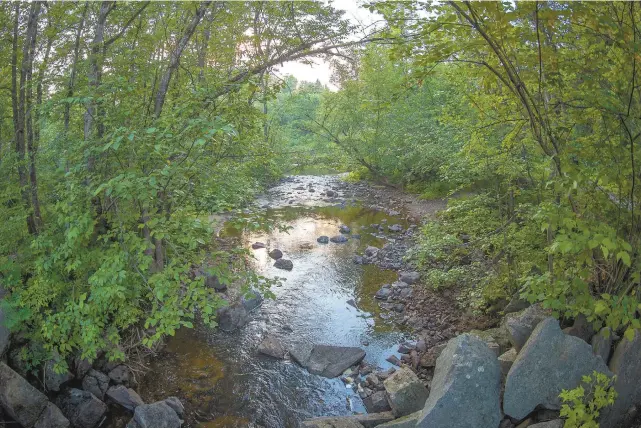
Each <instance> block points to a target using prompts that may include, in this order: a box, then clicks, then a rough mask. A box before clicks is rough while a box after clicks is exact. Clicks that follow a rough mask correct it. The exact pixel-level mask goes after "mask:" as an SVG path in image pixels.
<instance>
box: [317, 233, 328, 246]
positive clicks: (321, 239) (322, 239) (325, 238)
mask: <svg viewBox="0 0 641 428" xmlns="http://www.w3.org/2000/svg"><path fill="white" fill-rule="evenodd" d="M316 242H318V243H319V244H327V243H328V242H329V236H325V235H323V236H319V237H318V238H316Z"/></svg>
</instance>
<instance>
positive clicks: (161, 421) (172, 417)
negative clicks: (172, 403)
mask: <svg viewBox="0 0 641 428" xmlns="http://www.w3.org/2000/svg"><path fill="white" fill-rule="evenodd" d="M180 425H181V421H180V418H179V417H178V415H177V414H176V412H175V411H174V410H173V409H172V408H171V407H169V405H168V404H167V403H165V402H164V401H158V402H156V403H152V404H143V405H140V406H138V407H136V410H135V411H134V417H133V418H132V419H131V421H130V422H129V423H128V424H127V428H180Z"/></svg>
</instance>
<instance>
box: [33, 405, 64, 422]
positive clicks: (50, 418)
mask: <svg viewBox="0 0 641 428" xmlns="http://www.w3.org/2000/svg"><path fill="white" fill-rule="evenodd" d="M70 425H71V423H70V422H69V419H67V418H65V416H64V415H63V414H62V412H61V411H60V409H59V408H57V407H56V406H55V405H54V404H53V403H47V407H45V410H44V412H42V414H41V415H40V418H38V421H37V422H36V424H35V425H34V426H33V428H69V426H70Z"/></svg>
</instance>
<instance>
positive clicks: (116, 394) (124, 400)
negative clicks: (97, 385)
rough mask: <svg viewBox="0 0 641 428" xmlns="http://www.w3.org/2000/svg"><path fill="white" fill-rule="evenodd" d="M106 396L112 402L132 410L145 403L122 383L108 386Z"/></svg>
mask: <svg viewBox="0 0 641 428" xmlns="http://www.w3.org/2000/svg"><path fill="white" fill-rule="evenodd" d="M107 397H108V398H109V400H111V401H112V402H114V403H116V404H119V405H121V406H122V407H124V408H125V409H127V410H134V409H135V408H136V407H138V406H142V405H143V404H145V402H144V401H142V398H140V395H138V393H136V391H134V390H133V389H131V388H127V387H126V386H124V385H116V386H112V387H111V388H109V389H108V390H107Z"/></svg>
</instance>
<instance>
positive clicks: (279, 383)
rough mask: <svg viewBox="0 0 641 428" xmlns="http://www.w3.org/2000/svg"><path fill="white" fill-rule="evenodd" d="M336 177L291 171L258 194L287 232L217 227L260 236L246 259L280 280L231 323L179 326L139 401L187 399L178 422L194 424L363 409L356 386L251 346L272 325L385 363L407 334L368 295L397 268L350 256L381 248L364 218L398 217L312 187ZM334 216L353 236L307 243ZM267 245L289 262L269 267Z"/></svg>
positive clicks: (244, 237) (288, 337)
mask: <svg viewBox="0 0 641 428" xmlns="http://www.w3.org/2000/svg"><path fill="white" fill-rule="evenodd" d="M338 183H339V181H338V180H337V178H336V177H331V176H320V177H311V176H301V177H295V178H294V179H292V180H291V181H288V182H285V183H283V184H281V185H279V186H277V187H276V188H274V189H272V190H271V191H270V192H269V193H268V194H267V195H266V196H265V197H263V198H261V199H259V200H258V201H257V204H258V205H260V206H262V207H263V210H262V211H264V214H263V215H264V216H265V217H266V218H270V219H275V220H279V221H281V222H284V223H285V224H287V225H288V226H290V227H291V228H290V229H289V230H288V231H287V232H283V231H273V232H269V233H265V232H258V233H245V232H242V231H238V230H236V229H234V228H233V227H231V226H227V227H225V228H223V230H222V231H221V235H223V236H231V237H235V238H236V239H237V240H238V242H239V244H240V245H244V246H245V247H247V248H250V246H251V244H252V243H253V242H256V241H260V242H263V243H265V244H266V246H267V248H265V249H259V250H251V251H252V253H253V255H254V256H255V260H254V268H255V269H256V270H257V271H258V272H260V273H261V274H263V275H265V276H269V277H275V276H278V277H281V278H283V279H284V281H283V282H282V285H281V286H280V287H275V288H274V289H273V290H272V291H273V292H274V294H275V296H276V298H275V299H273V300H272V299H267V300H266V301H265V302H264V303H263V305H262V306H261V307H260V308H259V309H258V310H256V311H255V312H253V313H252V318H251V321H250V322H249V324H248V325H247V326H245V327H244V328H243V329H241V330H239V331H236V332H234V333H224V332H222V331H218V330H210V329H207V328H205V327H198V328H196V329H193V330H188V329H182V330H180V331H178V332H177V334H176V336H174V337H172V338H171V339H170V340H169V342H168V345H167V347H166V349H165V350H164V351H163V354H162V355H161V357H159V358H156V359H155V360H154V361H153V363H152V366H151V370H150V371H149V374H148V375H147V376H146V377H145V378H144V379H143V380H142V382H141V385H140V388H139V391H140V393H141V395H142V396H143V398H144V399H146V401H148V402H150V401H153V400H158V399H162V398H165V397H167V396H169V395H176V396H178V397H180V398H181V399H182V400H183V402H184V404H185V406H186V408H187V416H186V424H185V426H187V427H202V428H205V427H207V428H213V427H216V428H222V427H230V428H231V427H246V426H263V427H267V428H278V427H297V426H299V424H300V422H301V421H303V420H305V419H308V418H310V417H314V416H326V415H348V414H353V413H358V412H360V413H363V412H365V409H364V407H363V404H362V401H361V399H360V398H359V396H358V394H357V393H356V392H355V391H354V390H352V389H351V388H349V387H346V386H345V385H344V384H343V382H342V381H341V380H340V379H338V378H337V379H325V378H322V377H319V376H315V375H311V374H309V373H308V372H307V371H306V370H305V369H303V368H301V367H299V366H298V365H296V364H295V363H294V362H291V361H289V360H276V359H272V358H269V357H266V356H263V355H259V354H258V352H257V346H258V344H259V343H260V342H261V340H262V338H263V337H264V336H265V335H266V334H273V335H275V336H277V337H279V338H281V339H282V340H283V341H284V342H292V341H298V342H300V341H309V342H310V343H322V344H330V345H346V346H359V347H362V348H363V349H364V350H365V351H366V352H367V355H366V357H365V361H366V362H368V363H371V364H374V365H377V366H379V367H381V368H387V367H389V366H390V364H389V363H388V362H387V361H385V358H387V357H388V356H390V355H391V354H394V353H395V351H396V348H397V347H398V344H399V343H401V342H403V341H404V340H406V339H407V337H406V336H405V334H404V333H403V332H402V331H400V330H399V329H398V328H397V327H395V326H394V325H393V324H391V323H389V322H387V321H386V320H384V319H383V318H382V317H381V315H382V314H381V313H380V311H379V309H378V306H377V304H376V302H375V301H374V293H375V292H376V291H377V290H378V289H379V288H380V287H381V285H383V284H385V283H390V282H393V281H395V280H396V277H397V274H396V272H393V271H385V270H381V269H379V268H378V267H376V266H373V265H366V266H361V265H356V264H354V263H353V260H352V258H353V255H354V254H356V253H362V251H363V249H364V248H365V247H366V246H367V245H374V246H378V247H381V246H382V245H383V244H384V243H385V242H386V240H385V238H384V237H381V236H380V235H378V232H377V231H376V230H375V229H373V228H371V227H370V224H372V223H381V222H386V221H387V222H388V224H392V223H399V224H402V225H404V226H405V225H406V224H405V223H404V222H403V220H402V219H400V218H398V217H393V216H389V215H387V214H385V213H383V212H380V211H375V210H371V209H368V208H365V207H363V206H361V205H360V204H359V203H358V201H350V200H349V199H345V196H348V197H349V196H350V195H344V194H343V193H344V192H342V191H339V194H340V197H338V198H336V197H335V198H327V197H322V196H320V192H322V191H323V190H326V189H328V188H330V187H332V186H333V187H335V188H336V187H339V186H340V185H339V184H338ZM310 188H312V189H313V190H314V191H313V192H311V191H309V189H310ZM356 196H357V197H358V195H356ZM290 201H291V202H290ZM341 224H346V225H348V226H350V227H351V228H352V234H360V235H361V237H360V239H356V238H354V237H350V239H349V241H348V242H347V243H345V244H334V243H329V244H319V243H317V242H316V238H317V237H318V236H321V235H327V236H334V235H337V234H338V228H339V226H340V225H341ZM348 236H349V235H348ZM274 248H278V249H280V250H281V251H283V253H284V257H285V258H287V259H290V260H292V262H293V264H294V268H293V270H292V271H284V270H279V269H276V268H274V267H273V262H274V261H273V260H272V259H270V258H269V256H268V255H267V253H268V251H269V250H271V249H274ZM348 302H349V303H348ZM396 355H399V354H396Z"/></svg>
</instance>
